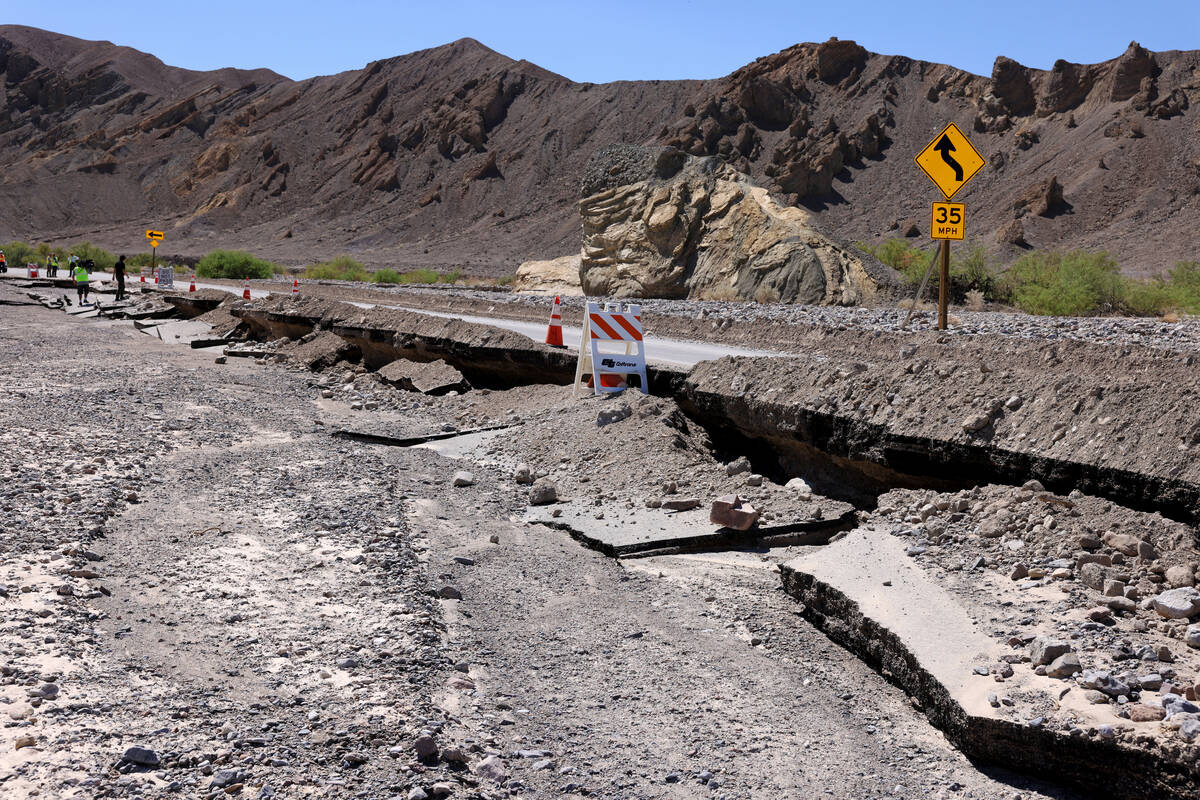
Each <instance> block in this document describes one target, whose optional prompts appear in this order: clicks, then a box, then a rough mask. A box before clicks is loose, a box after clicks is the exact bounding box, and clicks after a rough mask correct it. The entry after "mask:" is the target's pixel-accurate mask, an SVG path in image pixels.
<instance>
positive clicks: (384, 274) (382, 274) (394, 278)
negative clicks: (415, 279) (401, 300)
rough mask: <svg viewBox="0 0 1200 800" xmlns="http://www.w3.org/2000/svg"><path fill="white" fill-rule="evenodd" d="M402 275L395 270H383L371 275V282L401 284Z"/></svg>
mask: <svg viewBox="0 0 1200 800" xmlns="http://www.w3.org/2000/svg"><path fill="white" fill-rule="evenodd" d="M400 277H401V276H400V273H399V272H396V270H394V269H381V270H377V271H376V272H373V273H371V280H373V281H375V283H400Z"/></svg>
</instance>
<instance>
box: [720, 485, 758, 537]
mask: <svg viewBox="0 0 1200 800" xmlns="http://www.w3.org/2000/svg"><path fill="white" fill-rule="evenodd" d="M758 516H759V514H758V512H757V511H755V510H754V506H752V505H750V504H749V503H748V502H746V501H745V500H743V499H742V498H741V497H738V496H737V495H736V494H727V495H722V496H721V497H718V498H717V499H716V500H714V501H713V504H712V510H711V511H710V512H709V515H708V520H709V522H711V523H713V524H714V525H720V526H721V527H723V528H732V529H733V530H735V531H745V530H749V529H750V528H751V527H753V525H754V523H756V522H758Z"/></svg>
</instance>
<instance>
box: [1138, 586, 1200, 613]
mask: <svg viewBox="0 0 1200 800" xmlns="http://www.w3.org/2000/svg"><path fill="white" fill-rule="evenodd" d="M1150 602H1151V605H1152V607H1153V608H1154V610H1155V611H1157V612H1158V614H1159V616H1162V617H1166V618H1167V619H1187V618H1188V617H1192V616H1195V615H1196V614H1197V613H1200V591H1197V590H1196V589H1195V587H1192V586H1184V587H1180V588H1178V589H1168V590H1167V591H1165V592H1163V593H1162V594H1160V595H1158V596H1157V597H1155V598H1153V599H1152V600H1151V601H1150Z"/></svg>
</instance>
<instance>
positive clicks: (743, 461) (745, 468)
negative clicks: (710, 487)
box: [725, 456, 750, 477]
mask: <svg viewBox="0 0 1200 800" xmlns="http://www.w3.org/2000/svg"><path fill="white" fill-rule="evenodd" d="M749 471H750V459H748V458H746V457H745V456H742V457H741V458H738V459H736V460H734V461H730V462H729V463H728V464H726V465H725V474H726V475H729V476H730V477H733V476H734V475H741V474H742V473H743V472H749Z"/></svg>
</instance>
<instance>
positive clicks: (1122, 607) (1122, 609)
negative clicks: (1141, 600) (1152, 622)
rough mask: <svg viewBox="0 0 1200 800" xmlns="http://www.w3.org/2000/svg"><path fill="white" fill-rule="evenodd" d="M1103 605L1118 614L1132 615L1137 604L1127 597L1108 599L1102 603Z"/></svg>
mask: <svg viewBox="0 0 1200 800" xmlns="http://www.w3.org/2000/svg"><path fill="white" fill-rule="evenodd" d="M1104 604H1105V605H1106V606H1108V607H1109V608H1110V609H1112V610H1113V612H1115V613H1118V614H1121V613H1123V614H1132V613H1133V612H1134V611H1137V603H1135V602H1133V601H1132V600H1130V599H1129V598H1128V597H1110V598H1108V599H1107V600H1105V601H1104Z"/></svg>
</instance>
